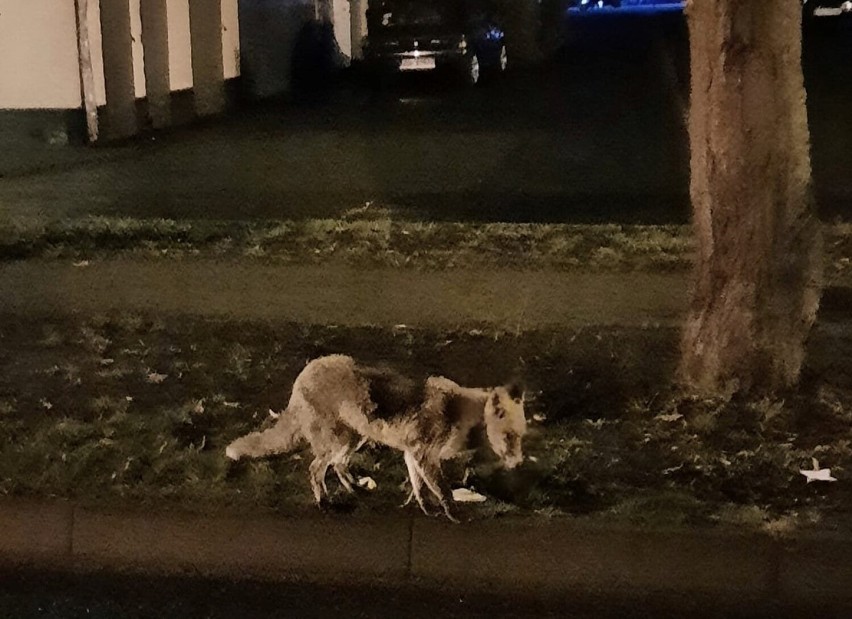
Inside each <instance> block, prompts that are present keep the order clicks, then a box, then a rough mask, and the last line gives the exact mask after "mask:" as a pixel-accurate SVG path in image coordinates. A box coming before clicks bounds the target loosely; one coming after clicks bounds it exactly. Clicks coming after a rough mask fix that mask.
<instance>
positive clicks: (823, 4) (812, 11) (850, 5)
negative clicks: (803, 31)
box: [802, 0, 852, 18]
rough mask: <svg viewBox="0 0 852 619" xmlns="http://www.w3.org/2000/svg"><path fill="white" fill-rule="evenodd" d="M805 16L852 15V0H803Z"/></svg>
mask: <svg viewBox="0 0 852 619" xmlns="http://www.w3.org/2000/svg"><path fill="white" fill-rule="evenodd" d="M802 12H803V14H804V16H805V17H808V18H811V17H839V16H841V15H844V14H845V15H852V0H803V2H802Z"/></svg>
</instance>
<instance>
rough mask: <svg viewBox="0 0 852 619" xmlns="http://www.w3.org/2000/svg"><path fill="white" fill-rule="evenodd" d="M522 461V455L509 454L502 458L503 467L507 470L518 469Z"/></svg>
mask: <svg viewBox="0 0 852 619" xmlns="http://www.w3.org/2000/svg"><path fill="white" fill-rule="evenodd" d="M523 461H524V454H522V453H518V454H509V455H507V456H505V457H504V458H503V466H504V467H506V469H507V470H510V471H511V470H512V469H514V468H516V467H518V466H519V465H520V464H521V463H522V462H523Z"/></svg>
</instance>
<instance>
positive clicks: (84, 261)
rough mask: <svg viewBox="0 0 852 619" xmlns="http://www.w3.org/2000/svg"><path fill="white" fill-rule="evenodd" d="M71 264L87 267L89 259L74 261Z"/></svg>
mask: <svg viewBox="0 0 852 619" xmlns="http://www.w3.org/2000/svg"><path fill="white" fill-rule="evenodd" d="M71 264H72V265H74V266H75V267H77V268H85V267H87V266H89V261H88V260H80V261H78V262H72V263H71Z"/></svg>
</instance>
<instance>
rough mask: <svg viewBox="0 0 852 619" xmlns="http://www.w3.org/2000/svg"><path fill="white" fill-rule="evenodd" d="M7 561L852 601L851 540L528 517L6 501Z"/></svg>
mask: <svg viewBox="0 0 852 619" xmlns="http://www.w3.org/2000/svg"><path fill="white" fill-rule="evenodd" d="M0 531H2V534H0V564H10V565H29V566H33V567H46V568H51V569H55V568H57V567H59V568H72V569H107V570H128V569H129V570H141V571H144V572H149V573H173V572H185V571H191V572H194V573H196V574H201V575H204V576H210V577H228V578H261V579H264V580H266V579H275V580H282V579H308V580H312V581H315V582H326V583H329V582H330V583H334V582H344V581H345V582H347V583H349V584H352V583H376V582H389V583H404V582H410V581H416V582H421V583H429V584H434V585H439V586H451V587H455V588H465V589H467V590H474V591H476V590H479V591H483V592H488V591H494V590H499V591H501V592H503V593H507V592H508V593H511V592H513V591H517V592H519V593H522V592H527V593H529V592H530V591H534V592H536V593H537V594H539V595H561V594H566V593H571V592H576V591H582V592H584V593H607V592H618V594H620V595H628V596H629V595H630V594H631V593H633V594H636V595H642V596H645V595H648V594H655V593H660V594H676V595H690V596H708V597H711V596H725V597H728V598H731V597H735V598H736V599H739V600H753V601H755V602H756V603H757V602H761V601H770V602H776V603H777V602H779V601H781V602H784V603H790V604H797V605H802V604H804V605H811V604H814V605H817V604H818V605H820V606H832V605H837V604H852V538H850V537H844V536H830V535H824V536H816V535H808V536H802V537H797V538H792V539H775V538H771V537H768V536H765V535H760V534H755V533H741V534H738V533H732V532H726V531H717V530H698V531H696V530H692V531H690V530H682V531H674V532H661V531H645V530H636V529H629V528H612V527H602V526H592V525H581V524H577V523H575V522H564V521H559V520H554V521H536V522H532V521H530V520H526V519H505V520H488V521H480V522H475V523H467V524H463V525H459V526H455V525H451V524H449V523H445V522H443V521H438V520H431V519H427V518H421V517H415V518H408V517H380V518H367V517H355V516H348V517H327V516H320V517H317V518H283V517H281V518H276V517H261V518H237V517H227V516H222V517H219V516H196V515H186V514H148V513H144V512H141V511H137V512H106V511H103V512H102V511H96V510H90V509H86V508H82V507H77V506H75V505H73V504H71V503H68V502H45V503H40V502H29V501H16V500H8V501H3V502H0Z"/></svg>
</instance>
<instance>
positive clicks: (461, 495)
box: [453, 488, 488, 503]
mask: <svg viewBox="0 0 852 619" xmlns="http://www.w3.org/2000/svg"><path fill="white" fill-rule="evenodd" d="M486 500H488V499H487V497H485V496H483V495H481V494H479V493H478V492H474V491H473V490H469V489H468V488H455V489H453V501H455V502H456V503H482V502H483V501H486Z"/></svg>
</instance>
